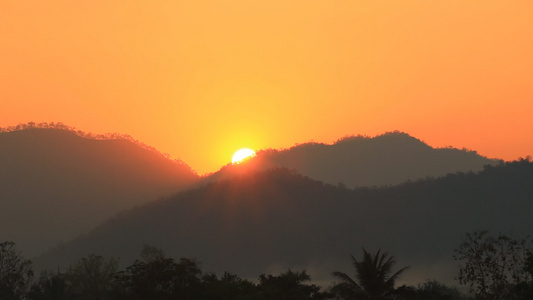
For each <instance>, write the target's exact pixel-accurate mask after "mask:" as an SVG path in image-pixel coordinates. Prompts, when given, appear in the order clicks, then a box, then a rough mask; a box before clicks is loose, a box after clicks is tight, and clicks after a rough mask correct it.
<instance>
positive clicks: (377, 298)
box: [332, 248, 408, 300]
mask: <svg viewBox="0 0 533 300" xmlns="http://www.w3.org/2000/svg"><path fill="white" fill-rule="evenodd" d="M351 258H352V264H353V267H354V269H355V273H356V277H355V278H356V279H352V278H351V277H350V276H349V275H348V274H346V273H344V272H333V276H334V277H336V278H338V279H339V280H341V281H342V282H341V283H339V284H337V285H335V286H334V287H333V288H332V291H333V292H334V293H336V294H337V295H338V296H341V297H343V298H344V299H357V300H382V299H391V298H392V294H393V292H394V290H395V288H394V284H395V281H396V279H398V277H399V276H400V274H402V273H403V272H404V271H405V270H406V269H407V268H408V267H404V268H402V269H400V270H399V271H396V272H395V273H393V274H392V275H391V273H392V268H393V267H394V265H395V264H396V261H395V259H394V257H393V256H389V255H388V253H387V252H384V253H381V250H378V251H377V252H376V254H374V255H372V254H370V253H369V252H368V251H366V250H365V249H364V248H363V259H362V260H361V261H358V260H357V259H356V258H355V257H354V256H353V255H351Z"/></svg>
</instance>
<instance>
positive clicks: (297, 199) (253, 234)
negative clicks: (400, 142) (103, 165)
mask: <svg viewBox="0 0 533 300" xmlns="http://www.w3.org/2000/svg"><path fill="white" fill-rule="evenodd" d="M531 195H533V163H532V162H530V161H529V160H520V161H516V162H511V163H505V164H500V165H498V166H487V167H485V169H484V170H483V171H481V172H479V173H473V172H469V173H455V174H448V175H447V176H445V177H441V178H436V179H431V178H429V179H424V180H419V181H416V182H408V183H404V184H401V185H397V186H392V187H382V188H358V189H355V190H350V189H346V188H342V187H338V186H333V185H328V184H324V183H322V182H320V181H315V180H312V179H309V178H307V177H304V176H301V175H299V174H296V173H295V172H292V171H289V170H287V169H274V170H269V171H263V172H252V171H250V172H249V173H246V172H244V171H242V174H241V175H239V176H235V177H233V178H232V179H230V180H221V181H219V182H215V183H210V184H207V185H205V186H203V187H199V188H196V189H191V190H188V191H185V192H181V193H179V194H176V195H174V196H172V197H169V198H166V199H160V200H158V201H155V202H151V203H147V204H145V205H142V206H139V207H137V208H134V209H131V210H129V211H127V212H124V213H122V214H119V215H118V216H116V217H114V218H112V219H110V220H108V221H106V222H105V223H104V224H103V225H101V226H99V227H97V228H96V229H95V230H93V231H92V232H90V233H89V234H87V235H85V236H82V237H80V238H77V239H75V240H73V241H72V242H69V243H68V244H65V245H63V246H61V247H58V248H56V249H53V250H52V251H50V252H48V253H46V254H45V255H43V256H41V257H40V258H38V259H36V260H35V262H36V263H37V265H38V266H40V267H45V268H53V269H55V268H57V267H58V266H60V267H61V268H65V267H66V266H67V265H68V264H70V263H73V262H74V261H76V260H77V259H78V258H79V257H82V256H85V255H87V254H89V253H97V254H101V255H104V256H107V257H119V258H120V259H121V263H122V264H124V265H127V264H129V263H131V261H132V260H133V259H134V258H136V257H137V256H138V252H139V250H140V249H141V247H142V245H143V244H145V243H147V244H150V245H154V246H156V247H161V248H162V249H164V250H165V251H166V253H167V254H168V255H170V256H173V257H196V258H198V259H199V260H200V261H202V262H203V264H202V269H203V270H205V271H207V272H210V271H214V272H218V273H219V274H221V272H223V271H229V272H232V273H237V274H239V275H242V276H243V277H249V278H256V277H257V276H258V274H261V273H263V272H267V273H276V272H278V271H283V270H286V269H287V268H289V267H290V268H291V269H307V270H308V271H309V273H310V274H311V275H312V277H313V278H314V279H316V280H317V281H323V282H325V283H326V284H327V283H329V282H330V281H331V279H332V278H331V276H330V274H331V272H332V271H344V272H349V271H350V270H351V265H350V258H349V254H350V253H354V254H357V253H359V252H360V249H361V247H365V249H368V250H369V251H375V250H377V249H378V248H381V249H387V250H389V251H390V253H391V254H393V255H394V256H395V257H396V258H397V261H398V263H399V264H401V265H402V266H406V265H410V266H412V268H410V269H409V271H408V272H406V273H405V275H404V276H402V278H403V280H405V281H407V282H413V283H416V282H420V281H425V280H426V279H428V278H436V279H438V280H439V281H443V282H452V281H453V276H454V275H455V272H456V271H457V268H456V264H455V262H454V261H453V259H452V255H453V249H454V248H456V247H457V246H458V245H459V242H460V240H461V239H462V237H463V236H464V234H465V233H466V232H472V231H476V230H483V229H487V230H490V231H493V232H502V233H509V234H514V235H517V236H520V237H521V236H524V235H525V234H528V233H531V232H533V218H531V211H533V198H532V196H531Z"/></svg>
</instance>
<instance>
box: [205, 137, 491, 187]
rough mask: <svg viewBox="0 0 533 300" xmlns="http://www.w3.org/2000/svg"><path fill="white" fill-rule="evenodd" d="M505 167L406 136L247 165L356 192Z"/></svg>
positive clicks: (271, 156)
mask: <svg viewBox="0 0 533 300" xmlns="http://www.w3.org/2000/svg"><path fill="white" fill-rule="evenodd" d="M500 162H501V161H500V160H495V159H488V158H486V157H483V156H480V155H478V154H477V153H476V152H474V151H468V150H459V149H454V148H441V149H435V148H432V147H430V146H428V145H427V144H425V143H423V142H422V141H420V140H418V139H416V138H414V137H411V136H409V135H408V134H406V133H401V132H390V133H386V134H383V135H380V136H376V137H374V138H369V137H363V136H356V137H346V138H343V139H340V140H338V141H337V142H336V143H334V144H333V145H326V144H319V143H306V144H301V145H297V146H294V147H292V148H290V149H287V150H264V151H259V152H258V153H257V155H256V156H255V157H254V158H251V159H249V160H247V161H246V162H244V163H242V165H246V167H245V169H246V170H248V169H250V168H253V169H256V170H267V169H271V168H276V167H283V168H288V169H289V170H296V171H297V172H298V173H300V174H302V175H305V176H308V177H310V178H313V179H316V180H320V181H323V182H325V183H330V184H335V185H337V184H339V183H342V184H344V185H346V186H348V187H351V188H354V187H361V186H383V185H395V184H400V183H403V182H405V181H408V180H417V179H421V178H426V177H428V176H429V177H439V176H444V175H446V174H448V173H455V172H469V171H480V170H482V169H483V166H485V165H488V164H493V165H494V164H498V163H500ZM240 169H242V168H241V165H227V166H225V167H223V168H222V169H221V170H220V171H219V172H216V173H214V174H212V175H211V176H208V177H206V178H205V179H204V181H214V180H218V179H220V178H230V177H231V176H234V175H235V174H239V173H240V172H241V171H240Z"/></svg>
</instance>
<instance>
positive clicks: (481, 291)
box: [454, 231, 530, 299]
mask: <svg viewBox="0 0 533 300" xmlns="http://www.w3.org/2000/svg"><path fill="white" fill-rule="evenodd" d="M527 243H528V240H527V239H514V238H511V237H509V236H506V235H503V234H499V235H498V236H496V237H494V236H491V235H489V234H488V232H487V231H480V232H473V233H467V234H466V236H465V239H464V240H463V242H462V243H461V244H460V245H459V247H458V248H457V249H455V255H454V259H455V260H457V261H460V262H461V267H460V269H459V277H458V279H459V283H461V284H464V285H468V286H469V288H470V292H472V293H475V294H476V296H477V297H478V298H479V299H501V298H505V297H511V296H513V294H514V292H515V291H514V290H515V288H514V287H515V286H516V285H517V284H519V283H521V282H526V281H528V280H529V278H530V277H529V275H530V274H529V273H528V270H527V259H528V255H527V253H528V249H527V245H526V244H527Z"/></svg>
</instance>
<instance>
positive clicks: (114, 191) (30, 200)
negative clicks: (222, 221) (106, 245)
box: [0, 126, 198, 256]
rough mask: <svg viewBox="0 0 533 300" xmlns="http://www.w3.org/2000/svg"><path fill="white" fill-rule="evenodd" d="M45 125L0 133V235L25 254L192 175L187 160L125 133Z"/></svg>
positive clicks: (162, 192) (159, 193)
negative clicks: (86, 132) (94, 133)
mask: <svg viewBox="0 0 533 300" xmlns="http://www.w3.org/2000/svg"><path fill="white" fill-rule="evenodd" d="M19 127H20V126H19ZM51 127H52V128H35V127H33V126H24V127H23V128H22V129H21V130H15V131H5V130H4V131H3V132H0V239H1V240H13V241H16V243H17V245H19V247H20V248H21V249H22V250H23V251H24V254H25V255H27V256H32V255H37V254H39V253H42V252H43V251H44V250H46V249H48V248H50V247H53V246H56V245H57V244H58V243H59V242H62V241H63V242H66V241H68V240H70V239H72V238H74V237H76V236H78V235H80V234H81V233H84V232H87V231H88V230H89V229H91V228H93V227H94V226H96V225H98V224H100V223H101V222H103V221H104V220H105V219H107V218H109V217H111V216H113V215H115V214H116V213H118V212H120V211H122V210H124V209H127V208H131V207H133V206H135V205H139V204H142V203H145V202H147V201H150V200H154V199H156V198H158V197H161V196H166V195H169V194H172V193H176V192H178V191H180V190H182V189H183V188H185V187H188V186H190V185H191V184H192V183H194V182H196V181H197V180H198V176H197V174H196V173H195V172H193V171H192V170H191V169H190V168H189V167H188V166H187V165H185V164H183V163H179V162H177V161H172V160H170V159H168V158H167V157H165V156H164V155H162V154H161V153H158V152H156V151H154V150H151V149H148V148H147V147H144V146H142V145H141V144H139V143H137V142H135V141H133V140H132V139H131V138H127V137H114V138H112V139H109V137H107V138H106V137H100V138H97V137H90V138H87V137H82V136H80V135H79V134H80V133H76V132H74V131H72V130H69V129H65V128H64V126H51Z"/></svg>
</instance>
